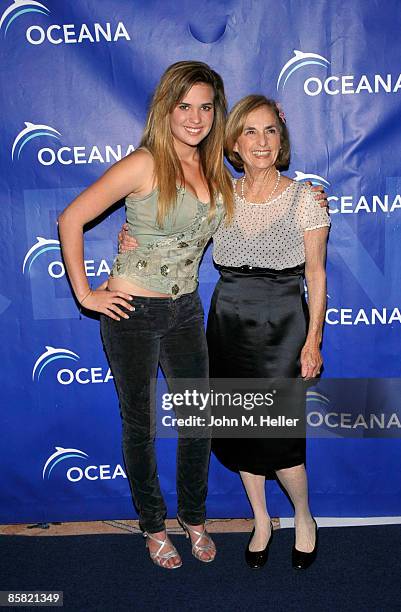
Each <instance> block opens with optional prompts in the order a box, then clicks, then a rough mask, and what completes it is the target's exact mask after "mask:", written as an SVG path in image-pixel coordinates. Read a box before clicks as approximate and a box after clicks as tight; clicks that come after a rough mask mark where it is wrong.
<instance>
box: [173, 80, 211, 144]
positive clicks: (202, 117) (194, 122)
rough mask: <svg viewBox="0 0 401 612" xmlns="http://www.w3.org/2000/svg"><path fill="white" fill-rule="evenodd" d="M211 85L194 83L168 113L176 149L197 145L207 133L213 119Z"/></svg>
mask: <svg viewBox="0 0 401 612" xmlns="http://www.w3.org/2000/svg"><path fill="white" fill-rule="evenodd" d="M213 100H214V91H213V87H212V86H211V85H207V84H206V83H196V84H195V85H193V86H192V87H191V89H189V90H188V91H187V93H186V94H185V96H184V97H183V98H182V100H180V102H179V103H178V104H177V106H176V107H175V108H174V110H173V111H172V113H170V128H171V133H172V135H173V140H174V146H175V148H176V149H181V148H183V147H184V148H186V147H197V146H198V144H199V143H200V142H201V141H202V140H203V139H204V138H206V136H207V135H208V134H209V132H210V130H211V128H212V125H213V119H214V103H213Z"/></svg>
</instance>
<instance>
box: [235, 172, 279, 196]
mask: <svg viewBox="0 0 401 612" xmlns="http://www.w3.org/2000/svg"><path fill="white" fill-rule="evenodd" d="M272 167H273V166H272ZM276 172H277V179H276V182H275V184H274V187H273V190H272V191H271V192H270V193H269V195H268V196H267V198H266V200H264V202H260V204H267V203H268V202H269V201H270V200H271V199H272V197H273V195H274V194H275V193H276V191H277V187H278V185H279V182H280V178H281V174H280V172H279V170H276ZM269 173H270V170H269ZM269 173H268V174H267V177H268V176H269ZM267 177H266V178H267ZM244 184H245V175H244V176H243V177H242V179H241V198H242V199H243V200H245V196H244ZM245 201H246V200H245Z"/></svg>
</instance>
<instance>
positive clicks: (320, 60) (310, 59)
mask: <svg viewBox="0 0 401 612" xmlns="http://www.w3.org/2000/svg"><path fill="white" fill-rule="evenodd" d="M311 64H313V65H316V66H323V67H324V68H327V67H328V66H329V64H330V62H329V60H328V59H326V58H325V57H323V55H318V54H317V53H303V52H302V51H297V50H296V49H294V57H292V58H291V59H290V60H288V62H287V63H286V64H284V66H283V67H282V69H281V72H280V74H279V75H278V79H277V91H278V90H279V87H280V84H281V80H282V79H283V77H284V74H285V73H286V71H287V70H288V73H287V76H286V77H285V79H284V81H283V84H282V89H284V87H285V84H286V83H287V81H288V79H289V78H290V76H291V75H292V74H293V73H294V72H295V71H296V70H298V69H299V68H302V67H303V66H309V65H311Z"/></svg>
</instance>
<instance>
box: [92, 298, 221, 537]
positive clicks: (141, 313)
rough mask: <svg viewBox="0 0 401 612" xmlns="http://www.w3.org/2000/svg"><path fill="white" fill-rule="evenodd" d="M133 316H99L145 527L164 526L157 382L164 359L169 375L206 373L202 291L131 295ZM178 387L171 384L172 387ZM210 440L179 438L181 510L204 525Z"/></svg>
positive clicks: (193, 521) (187, 518) (134, 491)
mask: <svg viewBox="0 0 401 612" xmlns="http://www.w3.org/2000/svg"><path fill="white" fill-rule="evenodd" d="M132 304H133V305H134V306H135V311H133V312H128V311H127V313H128V314H129V319H121V320H120V321H115V320H113V319H110V318H109V317H107V316H104V315H102V316H101V322H100V324H101V333H102V339H103V343H104V347H105V350H106V353H107V357H108V359H109V362H110V367H111V370H112V373H113V376H114V381H115V384H116V387H117V392H118V396H119V400H120V408H121V417H122V428H123V453H124V460H125V465H126V469H127V476H128V479H129V483H130V486H131V492H132V496H133V500H134V504H135V506H136V508H137V510H138V514H139V523H140V526H141V529H143V530H144V531H148V532H149V533H155V532H157V531H161V530H162V529H164V520H165V518H166V513H167V510H166V505H165V502H164V500H163V497H162V494H161V491H160V484H159V478H158V475H157V465H156V455H155V448H154V438H155V418H154V415H155V413H154V410H155V406H154V405H152V403H153V401H154V399H153V398H154V393H153V391H154V389H153V388H152V387H154V384H155V379H156V376H157V368H158V365H159V363H160V365H161V367H162V369H163V372H164V374H165V376H166V378H167V380H169V379H179V378H205V379H207V377H208V369H209V363H208V352H207V344H206V337H205V332H204V326H203V308H202V304H201V301H200V298H199V295H198V293H197V292H194V293H191V294H187V295H183V296H181V297H179V298H178V299H176V300H173V299H171V298H145V297H134V299H133V302H132ZM170 391H173V389H170ZM209 455H210V438H209V437H207V436H206V437H205V436H204V437H203V438H184V437H179V439H178V448H177V496H178V514H179V515H180V517H181V518H182V519H183V520H184V521H185V522H187V523H189V524H191V525H197V524H199V523H203V522H204V520H205V516H206V507H205V500H206V494H207V477H208V467H209Z"/></svg>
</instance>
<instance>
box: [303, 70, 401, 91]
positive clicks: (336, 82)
mask: <svg viewBox="0 0 401 612" xmlns="http://www.w3.org/2000/svg"><path fill="white" fill-rule="evenodd" d="M399 89H401V74H398V75H392V74H386V75H382V74H374V75H372V76H368V75H367V74H362V75H361V76H360V77H357V76H355V75H353V74H346V75H345V74H344V75H341V76H335V75H333V76H330V77H328V78H327V79H325V80H323V81H322V80H321V79H319V78H318V77H310V78H309V79H306V81H305V82H304V92H305V93H306V94H307V95H308V96H318V95H319V94H321V93H322V92H323V91H324V92H325V93H326V94H327V95H329V96H337V95H339V94H342V95H347V94H359V93H362V92H367V93H369V94H377V93H380V92H385V93H396V92H397V91H398V90H399Z"/></svg>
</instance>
